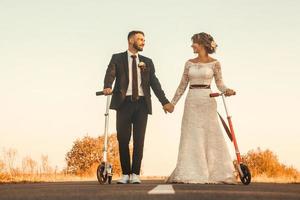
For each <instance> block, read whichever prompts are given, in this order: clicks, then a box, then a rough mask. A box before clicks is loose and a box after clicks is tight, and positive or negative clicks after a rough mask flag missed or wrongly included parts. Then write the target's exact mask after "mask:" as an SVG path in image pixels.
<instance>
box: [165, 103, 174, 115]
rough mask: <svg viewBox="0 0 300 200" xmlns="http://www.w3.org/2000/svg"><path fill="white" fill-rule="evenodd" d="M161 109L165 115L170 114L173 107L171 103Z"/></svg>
mask: <svg viewBox="0 0 300 200" xmlns="http://www.w3.org/2000/svg"><path fill="white" fill-rule="evenodd" d="M163 109H164V111H165V113H167V112H169V113H172V112H173V111H174V105H173V104H171V103H167V104H165V105H164V106H163Z"/></svg>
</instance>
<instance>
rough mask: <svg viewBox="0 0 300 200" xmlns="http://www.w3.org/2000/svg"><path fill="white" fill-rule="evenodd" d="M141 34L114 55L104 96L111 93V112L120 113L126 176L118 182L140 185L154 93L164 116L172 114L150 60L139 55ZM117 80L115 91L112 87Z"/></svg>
mask: <svg viewBox="0 0 300 200" xmlns="http://www.w3.org/2000/svg"><path fill="white" fill-rule="evenodd" d="M144 36H145V35H144V33H143V32H142V31H131V32H130V33H129V34H128V37H127V39H128V50H127V51H125V52H123V53H118V54H113V56H112V58H111V60H110V63H109V65H108V68H107V70H106V74H105V78H104V90H103V92H104V94H105V95H109V94H111V93H112V99H111V104H110V108H111V109H115V110H116V111H117V138H118V143H119V152H120V162H121V167H122V173H123V176H122V177H121V179H120V180H119V181H118V183H119V184H124V183H137V184H138V183H141V181H140V178H139V174H140V168H141V162H142V158H143V148H144V138H145V131H146V126H147V119H148V114H152V105H151V92H150V87H151V88H152V90H153V91H154V93H155V95H156V97H157V98H158V99H159V101H160V103H161V104H162V105H163V109H164V110H165V112H169V113H171V112H173V110H174V106H173V105H172V104H171V103H170V102H169V101H168V99H167V98H166V96H165V93H164V91H163V90H162V88H161V85H160V82H159V80H158V78H157V77H156V75H155V69H154V65H153V62H152V60H151V59H150V58H147V57H144V56H142V55H140V54H138V52H139V51H143V48H144V45H145V37H144ZM114 80H115V85H114V88H113V89H112V84H113V82H114ZM131 132H132V134H133V156H132V165H130V154H129V141H130V137H131Z"/></svg>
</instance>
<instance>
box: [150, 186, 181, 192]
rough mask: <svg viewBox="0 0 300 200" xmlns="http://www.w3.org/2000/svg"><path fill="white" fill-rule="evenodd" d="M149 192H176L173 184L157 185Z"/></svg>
mask: <svg viewBox="0 0 300 200" xmlns="http://www.w3.org/2000/svg"><path fill="white" fill-rule="evenodd" d="M148 194H175V191H174V189H173V186H172V185H157V186H156V187H155V188H153V189H152V190H150V191H149V192H148Z"/></svg>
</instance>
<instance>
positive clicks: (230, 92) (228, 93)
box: [225, 88, 236, 96]
mask: <svg viewBox="0 0 300 200" xmlns="http://www.w3.org/2000/svg"><path fill="white" fill-rule="evenodd" d="M235 94H236V92H235V91H234V90H232V89H229V88H228V89H227V90H226V91H225V96H232V95H235Z"/></svg>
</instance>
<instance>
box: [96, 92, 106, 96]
mask: <svg viewBox="0 0 300 200" xmlns="http://www.w3.org/2000/svg"><path fill="white" fill-rule="evenodd" d="M101 95H104V92H103V91H98V92H96V96H101Z"/></svg>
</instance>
